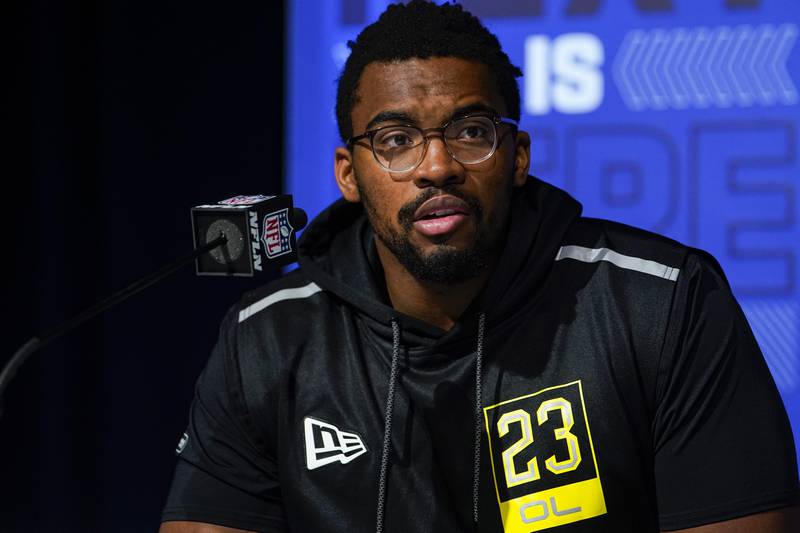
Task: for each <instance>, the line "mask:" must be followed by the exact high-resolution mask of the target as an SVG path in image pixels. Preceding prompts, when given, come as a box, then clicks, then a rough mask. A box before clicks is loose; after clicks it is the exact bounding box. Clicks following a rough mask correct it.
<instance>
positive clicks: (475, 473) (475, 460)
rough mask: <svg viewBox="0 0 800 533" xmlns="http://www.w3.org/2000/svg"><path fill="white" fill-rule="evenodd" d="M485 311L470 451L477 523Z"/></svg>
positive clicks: (481, 321)
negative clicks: (472, 438)
mask: <svg viewBox="0 0 800 533" xmlns="http://www.w3.org/2000/svg"><path fill="white" fill-rule="evenodd" d="M485 326H486V313H481V314H480V316H479V317H478V346H477V348H476V349H475V448H474V449H473V451H472V521H473V522H474V523H475V524H476V525H477V524H478V487H479V486H480V482H481V434H482V433H483V431H482V430H481V426H482V424H481V422H482V418H483V417H482V416H481V415H482V413H481V409H482V407H483V380H482V376H483V331H484V328H485Z"/></svg>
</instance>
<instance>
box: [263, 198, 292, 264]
mask: <svg viewBox="0 0 800 533" xmlns="http://www.w3.org/2000/svg"><path fill="white" fill-rule="evenodd" d="M263 227H264V231H263V233H262V234H261V240H263V241H264V249H265V250H266V253H267V257H269V258H270V259H272V258H274V257H279V256H281V255H284V254H288V253H290V252H291V251H292V241H291V236H292V230H293V229H294V228H293V227H292V225H291V224H290V223H289V210H288V209H281V210H280V211H275V212H273V213H269V214H268V215H267V216H265V217H264V226H263Z"/></svg>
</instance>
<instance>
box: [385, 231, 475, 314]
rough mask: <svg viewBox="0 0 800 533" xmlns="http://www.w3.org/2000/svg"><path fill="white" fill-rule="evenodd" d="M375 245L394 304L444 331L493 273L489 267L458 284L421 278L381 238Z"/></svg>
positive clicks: (396, 307)
mask: <svg viewBox="0 0 800 533" xmlns="http://www.w3.org/2000/svg"><path fill="white" fill-rule="evenodd" d="M376 244H377V251H378V257H379V258H380V260H381V264H382V265H383V272H384V276H385V278H386V290H387V292H388V293H389V299H390V301H391V303H392V307H394V308H395V309H397V310H398V311H400V312H402V313H404V314H407V315H409V316H413V317H414V318H418V319H420V320H423V321H425V322H427V323H429V324H432V325H434V326H437V327H439V328H441V329H443V330H450V328H452V327H453V326H454V325H455V323H456V321H458V319H459V318H460V317H461V315H462V314H464V311H465V310H466V309H467V307H469V304H470V303H472V300H474V299H475V296H477V295H478V293H479V292H480V291H481V290H482V289H483V287H484V286H485V285H486V282H487V280H488V279H489V273H490V272H491V268H487V269H486V270H485V271H484V272H483V273H482V274H481V275H480V276H478V277H476V278H473V279H470V280H467V281H464V282H461V283H456V284H447V285H445V284H442V283H434V282H427V281H420V280H418V279H417V278H415V277H414V276H413V275H412V274H411V273H410V272H409V271H408V270H406V268H405V267H404V266H403V265H402V264H400V262H399V261H398V260H397V258H396V257H395V256H394V254H392V253H391V252H390V251H389V250H388V249H387V248H386V247H385V246H384V245H383V243H381V242H380V241H379V240H378V239H376Z"/></svg>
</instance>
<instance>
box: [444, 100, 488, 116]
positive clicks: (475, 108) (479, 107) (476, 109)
mask: <svg viewBox="0 0 800 533" xmlns="http://www.w3.org/2000/svg"><path fill="white" fill-rule="evenodd" d="M475 113H487V114H489V115H499V114H500V113H498V112H497V110H496V109H495V108H493V107H492V106H490V105H487V104H484V103H481V102H478V103H475V104H470V105H468V106H464V107H459V108H458V109H456V110H455V111H453V115H452V117H453V118H458V117H463V116H464V115H472V114H475Z"/></svg>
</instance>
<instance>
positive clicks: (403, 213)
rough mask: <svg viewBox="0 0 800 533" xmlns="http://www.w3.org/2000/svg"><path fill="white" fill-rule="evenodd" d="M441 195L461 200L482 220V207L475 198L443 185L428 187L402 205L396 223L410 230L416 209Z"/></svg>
mask: <svg viewBox="0 0 800 533" xmlns="http://www.w3.org/2000/svg"><path fill="white" fill-rule="evenodd" d="M443 195H450V196H455V197H456V198H459V199H460V200H463V201H464V202H466V204H467V205H468V206H469V208H470V211H472V214H473V215H475V217H476V218H477V219H478V220H479V221H480V220H482V218H483V206H482V205H481V203H480V201H479V200H478V199H477V198H475V197H472V196H469V195H467V194H465V193H464V191H462V190H461V189H460V188H459V187H458V186H457V185H445V186H443V187H438V188H433V187H429V188H427V189H425V190H424V191H422V193H421V194H420V195H419V196H417V197H416V198H414V200H412V201H410V202H408V203H407V204H405V205H403V207H401V208H400V211H398V212H397V221H398V222H399V223H400V226H401V227H402V228H403V229H405V230H411V227H412V226H413V225H414V213H416V212H417V209H419V208H420V206H422V204H424V203H425V202H427V201H428V200H430V199H431V198H434V197H436V196H443Z"/></svg>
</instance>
